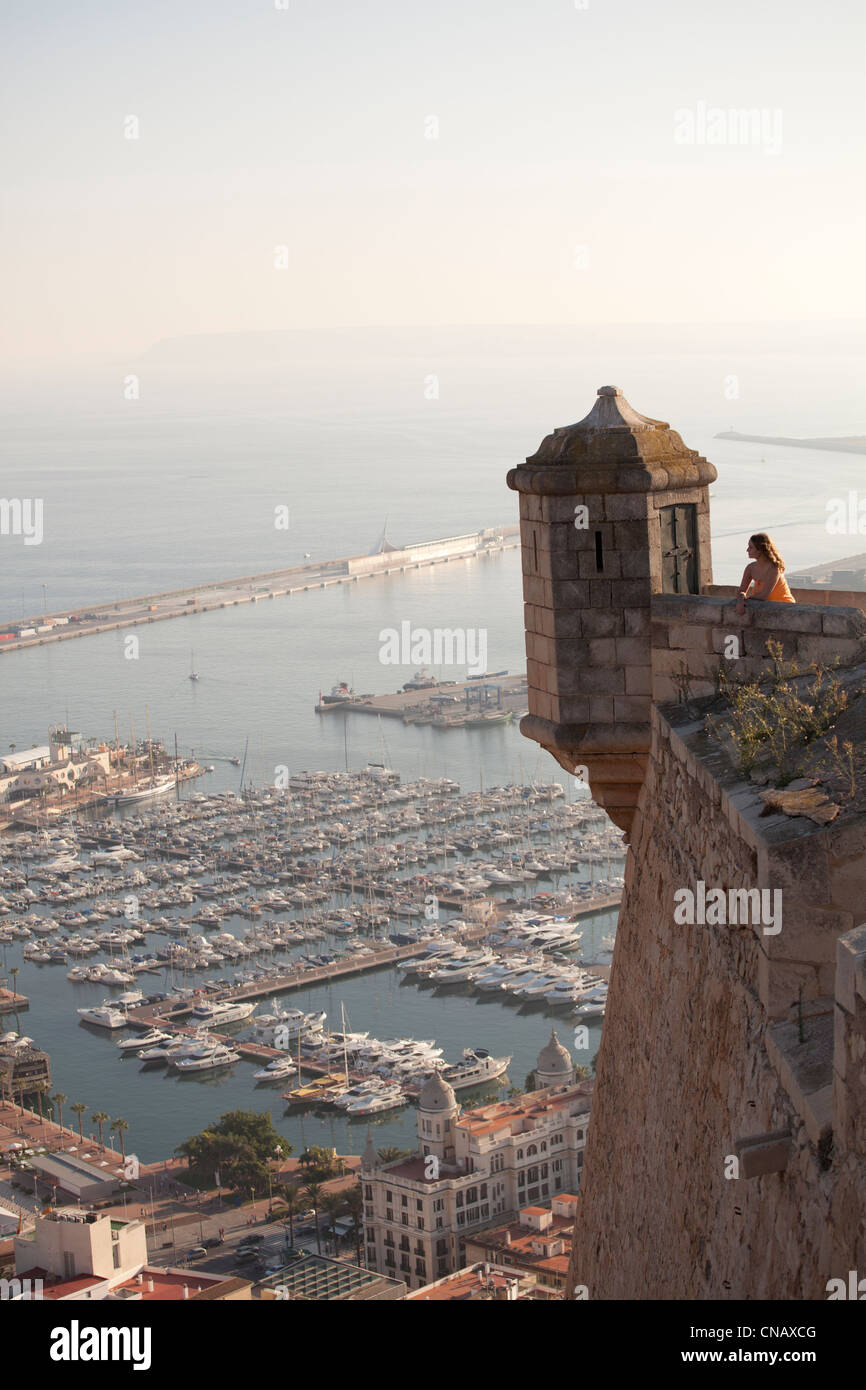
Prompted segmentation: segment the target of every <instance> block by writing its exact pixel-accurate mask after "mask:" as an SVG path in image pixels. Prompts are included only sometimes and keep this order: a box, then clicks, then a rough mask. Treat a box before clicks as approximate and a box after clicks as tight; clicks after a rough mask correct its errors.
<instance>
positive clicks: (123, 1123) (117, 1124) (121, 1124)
mask: <svg viewBox="0 0 866 1390" xmlns="http://www.w3.org/2000/svg"><path fill="white" fill-rule="evenodd" d="M111 1128H112V1129H115V1130H117V1136H118V1138H119V1139H120V1157H121V1158H122V1159H125V1158H126V1153H125V1152H124V1148H123V1136H124V1134H125V1133H126V1131H127V1130H128V1129H129V1120H124V1119H119V1120H112V1122H111Z"/></svg>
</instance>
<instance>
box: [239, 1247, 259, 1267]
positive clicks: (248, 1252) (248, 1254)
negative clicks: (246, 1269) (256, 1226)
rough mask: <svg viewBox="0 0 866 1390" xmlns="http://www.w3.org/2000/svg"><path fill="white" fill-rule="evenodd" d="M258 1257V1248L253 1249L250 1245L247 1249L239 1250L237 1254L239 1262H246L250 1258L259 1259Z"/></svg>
mask: <svg viewBox="0 0 866 1390" xmlns="http://www.w3.org/2000/svg"><path fill="white" fill-rule="evenodd" d="M258 1258H259V1252H258V1250H252V1249H250V1248H249V1246H247V1248H246V1249H245V1250H239V1251H238V1252H237V1254H236V1256H235V1259H236V1260H237V1261H238V1263H239V1264H245V1263H246V1262H247V1261H248V1260H257V1259H258Z"/></svg>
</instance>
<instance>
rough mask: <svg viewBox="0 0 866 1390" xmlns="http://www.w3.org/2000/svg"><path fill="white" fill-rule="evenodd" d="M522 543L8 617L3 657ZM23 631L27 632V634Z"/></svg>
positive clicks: (451, 548) (462, 539)
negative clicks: (15, 617)
mask: <svg viewBox="0 0 866 1390" xmlns="http://www.w3.org/2000/svg"><path fill="white" fill-rule="evenodd" d="M519 544H520V528H519V527H518V526H496V527H491V528H489V529H487V530H483V531H474V532H470V533H468V534H467V535H465V536H446V537H445V538H444V539H442V540H434V541H421V542H419V543H417V544H415V545H407V546H404V547H403V548H402V549H388V550H382V551H380V552H379V553H377V554H375V555H351V556H348V557H345V558H343V559H338V560H325V561H321V560H316V561H313V560H311V561H310V562H309V563H307V564H300V565H290V566H288V568H286V569H279V570H264V571H262V572H261V573H259V574H247V575H242V576H241V577H240V578H237V579H224V580H217V581H215V582H213V583H204V584H196V585H193V586H191V587H187V588H183V589H168V590H164V591H162V592H160V593H155V594H140V595H138V596H137V597H135V598H128V599H120V600H119V601H118V602H117V603H95V604H84V605H82V606H80V607H78V608H75V609H71V608H65V609H62V610H60V611H59V612H55V613H45V614H37V615H34V616H33V617H31V618H30V619H29V620H28V621H27V622H26V623H22V622H21V621H20V620H14V621H13V620H11V619H10V620H9V621H8V622H7V623H0V639H2V640H0V654H2V653H4V652H11V651H20V650H21V649H22V648H27V647H41V646H44V645H45V643H46V642H67V641H71V640H72V639H74V638H78V637H92V636H93V634H94V633H99V632H112V631H115V630H116V629H118V628H123V629H127V628H131V627H139V626H141V625H142V624H146V623H157V622H162V621H165V620H166V619H168V618H189V617H192V616H193V615H195V614H200V613H208V612H212V611H214V610H215V609H219V608H236V607H237V606H238V605H239V604H243V603H259V602H260V601H262V600H264V599H275V598H282V597H285V596H290V595H292V594H300V593H307V592H308V591H310V590H312V589H329V588H331V587H333V586H334V585H335V584H357V583H358V582H359V581H360V580H361V579H373V578H375V577H376V576H377V575H388V574H395V573H398V574H403V573H405V572H406V571H407V570H412V569H421V568H423V567H425V566H427V565H438V564H446V563H448V561H451V560H467V559H473V558H480V557H483V556H487V555H491V554H497V553H499V552H500V551H502V550H509V549H512V548H513V547H514V546H517V545H519ZM22 629H23V631H22Z"/></svg>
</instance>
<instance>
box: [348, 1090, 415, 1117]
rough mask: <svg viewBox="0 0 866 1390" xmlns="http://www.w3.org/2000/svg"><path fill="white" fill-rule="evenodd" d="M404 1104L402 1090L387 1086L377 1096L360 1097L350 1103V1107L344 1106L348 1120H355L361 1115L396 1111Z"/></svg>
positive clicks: (404, 1099)
mask: <svg viewBox="0 0 866 1390" xmlns="http://www.w3.org/2000/svg"><path fill="white" fill-rule="evenodd" d="M406 1104H407V1100H406V1096H405V1095H404V1094H403V1091H402V1088H401V1087H400V1086H388V1087H386V1088H385V1089H384V1090H382V1091H380V1092H379V1093H378V1094H374V1095H369V1096H362V1097H361V1099H360V1100H354V1101H352V1103H351V1105H347V1106H346V1114H347V1115H348V1117H349V1118H350V1119H353V1118H354V1119H357V1118H359V1117H360V1116H363V1115H380V1114H381V1113H382V1112H383V1111H385V1110H396V1109H398V1107H399V1106H401V1105H406Z"/></svg>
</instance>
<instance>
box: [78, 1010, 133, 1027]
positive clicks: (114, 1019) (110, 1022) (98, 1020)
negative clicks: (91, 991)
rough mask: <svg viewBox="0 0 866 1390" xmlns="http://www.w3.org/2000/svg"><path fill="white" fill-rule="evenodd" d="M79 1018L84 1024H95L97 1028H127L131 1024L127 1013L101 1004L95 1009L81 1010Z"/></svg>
mask: <svg viewBox="0 0 866 1390" xmlns="http://www.w3.org/2000/svg"><path fill="white" fill-rule="evenodd" d="M78 1017H79V1018H80V1019H81V1022H82V1023H93V1024H95V1025H96V1027H97V1028H125V1027H126V1025H127V1023H128V1022H129V1020H128V1018H127V1017H126V1014H125V1013H122V1012H121V1010H120V1009H115V1008H113V1007H112V1005H111V1004H100V1005H98V1006H97V1007H96V1008H93V1009H79V1010H78Z"/></svg>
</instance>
